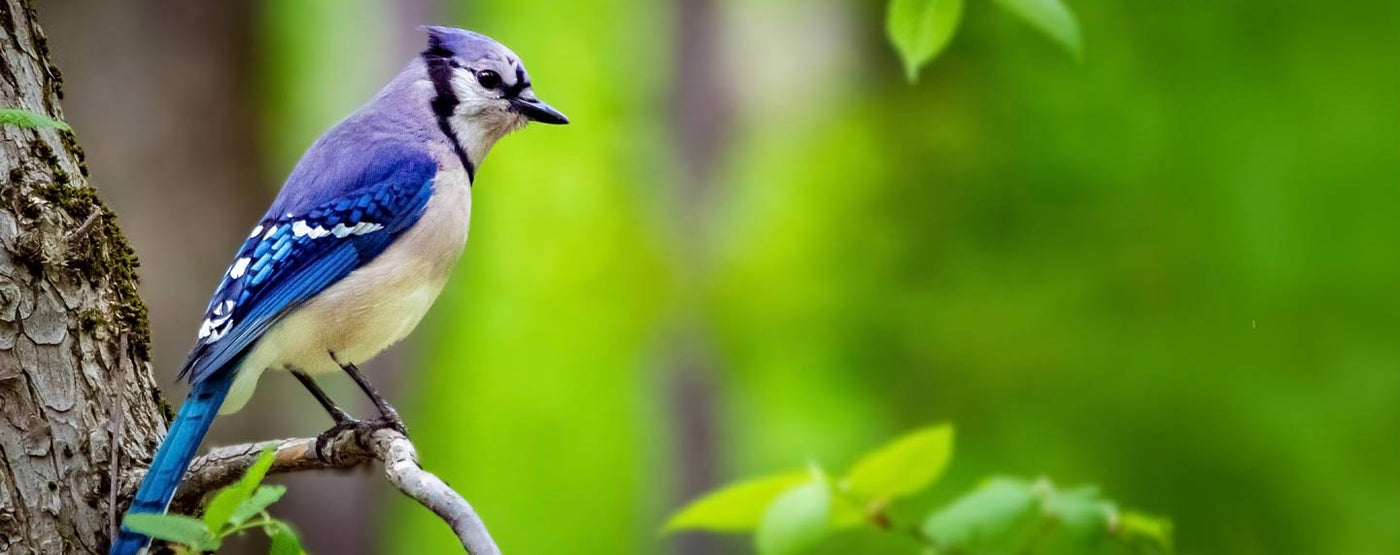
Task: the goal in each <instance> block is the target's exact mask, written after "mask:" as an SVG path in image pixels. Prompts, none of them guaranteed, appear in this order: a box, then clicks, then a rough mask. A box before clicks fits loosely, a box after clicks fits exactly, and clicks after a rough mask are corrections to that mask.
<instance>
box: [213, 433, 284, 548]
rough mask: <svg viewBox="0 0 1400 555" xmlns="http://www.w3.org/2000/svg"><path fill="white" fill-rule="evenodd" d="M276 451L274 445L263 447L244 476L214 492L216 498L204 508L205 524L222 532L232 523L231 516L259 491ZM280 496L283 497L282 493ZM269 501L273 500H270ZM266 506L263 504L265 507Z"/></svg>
mask: <svg viewBox="0 0 1400 555" xmlns="http://www.w3.org/2000/svg"><path fill="white" fill-rule="evenodd" d="M274 451H275V449H274V448H273V446H271V445H269V446H267V447H266V448H265V449H263V452H262V454H261V455H258V460H257V461H254V462H253V465H252V466H250V467H248V471H247V472H245V473H244V474H243V477H242V478H240V479H239V480H238V481H237V482H235V483H234V484H232V485H230V486H228V487H225V488H223V489H221V490H219V492H218V493H216V494H214V499H212V500H210V501H209V506H207V507H205V509H204V524H205V526H207V527H208V528H209V529H210V530H213V531H214V532H220V531H222V530H223V529H224V526H225V525H226V524H230V517H232V516H233V515H234V514H235V513H236V512H237V511H238V509H239V508H240V507H241V506H242V505H243V504H244V503H245V502H247V501H248V500H249V498H250V497H252V496H253V492H254V491H257V490H258V485H259V484H261V483H262V480H263V477H264V476H266V475H267V470H268V469H269V468H271V467H272V459H273V456H274V455H273V454H274ZM278 497H281V494H280V493H279V494H278ZM276 500H277V499H276V498H274V499H273V501H276ZM269 503H271V502H270V501H269ZM266 506H267V505H263V507H266ZM261 510H262V508H259V509H258V510H257V511H253V513H252V514H257V513H258V511H261ZM252 514H250V515H248V516H245V517H243V519H242V520H239V521H238V522H233V523H232V525H234V526H237V525H239V524H242V523H243V520H247V518H248V517H250V516H252Z"/></svg>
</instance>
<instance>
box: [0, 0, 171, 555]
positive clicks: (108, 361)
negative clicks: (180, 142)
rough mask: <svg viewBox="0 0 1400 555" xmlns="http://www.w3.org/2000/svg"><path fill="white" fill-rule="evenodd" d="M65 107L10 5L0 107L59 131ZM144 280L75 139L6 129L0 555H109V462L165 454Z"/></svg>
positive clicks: (19, 8)
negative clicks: (42, 119) (139, 280)
mask: <svg viewBox="0 0 1400 555" xmlns="http://www.w3.org/2000/svg"><path fill="white" fill-rule="evenodd" d="M61 98H62V84H61V80H60V77H59V72H58V68H56V67H54V66H53V65H52V64H51V63H50V61H49V56H48V48H47V45H46V40H45V37H44V34H43V32H42V31H40V29H39V27H38V25H37V23H36V22H35V20H34V13H33V10H32V9H31V8H30V7H29V6H27V5H26V3H25V2H23V1H22V0H0V107H3V108H19V109H24V110H28V111H31V112H36V113H40V114H45V115H48V116H50V117H53V118H55V119H62V116H63V113H62V110H61V109H60V107H59V100H60V99H61ZM135 268H136V259H135V257H134V255H133V253H132V250H131V248H130V246H129V245H128V244H127V242H126V239H125V238H123V237H122V235H121V232H120V231H119V230H118V229H117V226H116V222H115V219H114V217H113V215H112V212H111V211H110V210H108V209H107V208H106V206H104V205H103V204H102V202H101V201H100V200H99V199H98V198H97V196H96V194H95V193H94V191H93V189H92V188H91V186H90V185H89V184H88V182H87V169H86V167H85V166H84V165H83V153H82V150H81V149H80V148H79V147H78V146H77V143H76V141H75V140H74V136H73V134H72V133H71V132H68V131H59V130H56V129H25V128H20V127H16V126H4V127H0V553H101V552H105V549H106V546H107V544H108V541H109V538H110V533H111V523H112V522H113V517H114V515H115V511H114V509H113V507H112V499H113V498H114V497H113V495H112V493H113V479H112V476H113V475H114V474H115V470H116V468H113V466H112V461H114V460H116V461H119V464H118V465H117V468H122V467H129V466H132V461H141V460H147V459H149V457H150V454H151V452H152V451H154V449H155V446H156V444H157V442H158V440H159V437H160V435H161V433H162V432H163V429H164V426H165V415H164V414H163V412H162V405H163V403H162V402H161V401H160V393H159V391H158V390H157V389H156V387H155V383H154V381H153V379H152V377H151V370H150V363H149V358H148V353H149V338H148V335H149V332H148V328H147V325H146V313H145V307H144V306H143V305H142V303H141V300H140V298H139V296H138V295H137V293H136V273H135ZM116 432H120V433H121V434H123V435H124V438H118V440H117V441H113V434H114V433H116ZM114 455H115V457H114Z"/></svg>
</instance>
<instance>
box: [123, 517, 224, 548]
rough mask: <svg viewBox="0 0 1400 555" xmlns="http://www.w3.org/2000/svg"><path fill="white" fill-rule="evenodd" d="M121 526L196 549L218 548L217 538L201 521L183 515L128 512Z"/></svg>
mask: <svg viewBox="0 0 1400 555" xmlns="http://www.w3.org/2000/svg"><path fill="white" fill-rule="evenodd" d="M122 526H125V527H126V528H127V529H129V530H131V531H133V532H137V533H141V534H145V535H147V536H150V537H152V538H156V539H159V540H165V541H168V542H173V543H178V544H183V545H187V546H189V547H191V548H193V549H195V550H196V551H213V550H216V549H218V548H219V540H218V539H217V538H215V537H214V534H213V533H211V532H210V531H209V528H208V527H206V526H204V522H203V521H201V520H199V519H195V518H190V517H187V516H184V515H170V514H164V515H161V514H151V513H138V514H129V515H126V518H123V519H122Z"/></svg>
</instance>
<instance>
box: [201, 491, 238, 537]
mask: <svg viewBox="0 0 1400 555" xmlns="http://www.w3.org/2000/svg"><path fill="white" fill-rule="evenodd" d="M247 498H248V492H247V491H245V490H244V489H243V488H242V487H240V484H234V485H231V486H228V487H226V488H224V489H221V490H219V492H218V493H215V494H214V498H213V499H211V500H210V501H209V505H208V506H207V507H205V508H204V525H205V526H206V527H208V528H209V529H210V530H213V531H215V532H218V531H222V530H223V529H224V525H225V524H227V523H228V518H229V515H232V514H233V511H234V509H237V508H238V505H239V504H241V503H243V501H244V500H246V499H247Z"/></svg>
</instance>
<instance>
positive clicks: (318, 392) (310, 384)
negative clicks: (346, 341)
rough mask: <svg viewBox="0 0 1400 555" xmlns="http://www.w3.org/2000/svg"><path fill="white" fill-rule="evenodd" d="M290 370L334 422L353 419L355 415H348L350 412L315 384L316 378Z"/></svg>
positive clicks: (338, 422)
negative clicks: (339, 405) (337, 404)
mask: <svg viewBox="0 0 1400 555" xmlns="http://www.w3.org/2000/svg"><path fill="white" fill-rule="evenodd" d="M291 372H292V375H293V376H296V378H297V381H299V382H301V385H302V387H305V388H306V390H307V391H309V392H311V396H312V397H315V398H316V402H318V403H321V408H324V409H326V413H327V414H329V415H330V416H331V420H334V421H335V423H336V424H340V423H342V422H354V421H355V417H353V416H350V413H348V412H345V409H342V408H340V407H338V406H336V404H335V401H332V400H331V396H330V395H327V394H326V392H325V390H323V389H321V386H319V385H316V380H314V379H312V377H311V376H308V375H306V373H305V372H302V371H300V370H292V371H291Z"/></svg>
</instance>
